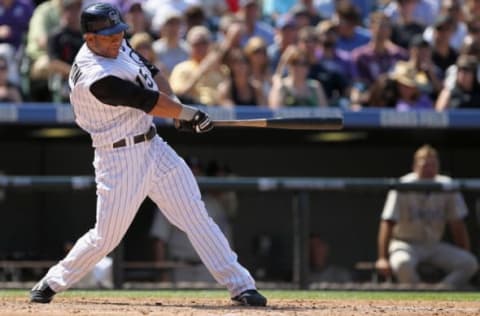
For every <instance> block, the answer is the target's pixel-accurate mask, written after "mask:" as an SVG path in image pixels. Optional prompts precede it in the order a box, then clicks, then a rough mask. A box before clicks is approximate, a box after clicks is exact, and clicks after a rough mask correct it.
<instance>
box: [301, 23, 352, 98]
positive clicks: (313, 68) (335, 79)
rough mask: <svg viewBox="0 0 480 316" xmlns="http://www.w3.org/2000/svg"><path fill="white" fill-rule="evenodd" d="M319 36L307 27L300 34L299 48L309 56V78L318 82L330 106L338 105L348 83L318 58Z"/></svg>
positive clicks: (313, 29)
mask: <svg viewBox="0 0 480 316" xmlns="http://www.w3.org/2000/svg"><path fill="white" fill-rule="evenodd" d="M317 45H318V36H317V33H316V31H315V28H314V27H311V26H306V27H304V28H302V29H300V31H299V33H298V48H299V49H300V50H301V51H302V52H304V53H305V54H306V55H307V59H308V61H309V63H310V67H309V72H308V78H310V79H315V80H317V81H318V82H319V83H320V85H321V87H322V89H323V91H324V92H325V94H326V97H327V99H328V101H329V104H332V103H335V104H337V101H338V99H339V98H340V97H341V96H342V95H343V93H344V92H345V91H346V89H347V86H348V83H347V81H346V80H344V76H343V75H341V74H340V73H339V72H337V71H331V70H330V68H327V67H324V64H323V61H322V60H320V59H318V58H317V55H316V53H317Z"/></svg>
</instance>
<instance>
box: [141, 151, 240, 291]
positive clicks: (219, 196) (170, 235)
mask: <svg viewBox="0 0 480 316" xmlns="http://www.w3.org/2000/svg"><path fill="white" fill-rule="evenodd" d="M186 161H187V164H188V165H189V166H190V168H191V169H192V171H193V174H194V175H195V176H202V175H206V176H210V177H215V176H225V175H228V174H226V172H227V170H226V169H225V168H223V167H220V166H219V164H218V163H217V162H215V161H212V162H209V163H208V165H207V166H206V167H204V166H203V165H202V164H201V162H200V161H199V160H198V159H196V158H190V159H186ZM202 196H203V200H204V202H205V206H206V208H207V211H208V214H209V215H210V216H211V217H212V218H213V220H214V221H215V222H216V223H217V224H218V226H219V228H220V229H221V230H222V232H223V233H224V234H225V237H226V238H227V240H228V241H229V243H230V244H232V228H231V224H230V221H231V218H232V217H233V216H235V213H236V209H237V199H236V195H235V193H234V192H218V191H212V190H210V191H207V192H203V194H202ZM150 234H151V236H152V237H153V239H154V250H153V253H154V258H155V261H157V262H163V261H165V260H170V261H174V262H177V263H179V264H186V265H188V266H187V267H179V268H174V269H172V270H171V275H170V276H169V277H163V279H164V280H165V279H170V280H171V281H173V282H182V281H184V282H185V281H188V282H214V280H213V278H212V276H211V274H210V273H209V272H208V270H207V269H206V268H205V266H204V265H203V264H202V262H201V260H200V258H199V257H198V254H197V253H196V252H195V250H194V249H193V247H192V245H191V242H190V241H189V240H188V238H187V236H186V234H185V233H184V232H182V231H180V230H179V229H178V228H176V227H175V226H173V225H172V224H171V223H169V221H168V220H167V218H166V217H165V216H164V215H163V214H162V212H161V211H159V210H156V212H155V215H154V220H153V223H152V226H151V229H150Z"/></svg>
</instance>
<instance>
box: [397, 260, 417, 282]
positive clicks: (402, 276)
mask: <svg viewBox="0 0 480 316" xmlns="http://www.w3.org/2000/svg"><path fill="white" fill-rule="evenodd" d="M416 266H417V265H416V263H415V262H414V261H413V260H410V259H408V258H402V259H401V260H397V261H396V262H395V263H394V264H392V270H393V272H394V274H395V276H396V277H397V280H398V281H399V282H400V283H416V282H417V281H418V274H417V267H416Z"/></svg>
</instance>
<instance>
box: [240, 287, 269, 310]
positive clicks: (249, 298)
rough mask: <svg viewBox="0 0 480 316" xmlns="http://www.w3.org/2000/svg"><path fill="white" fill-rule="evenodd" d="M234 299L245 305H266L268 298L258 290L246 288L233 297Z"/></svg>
mask: <svg viewBox="0 0 480 316" xmlns="http://www.w3.org/2000/svg"><path fill="white" fill-rule="evenodd" d="M232 301H234V302H236V303H240V304H241V305H245V306H266V305H267V299H266V298H265V296H263V295H262V294H260V293H258V291H257V290H254V289H253V290H246V291H243V292H242V293H240V294H239V295H237V296H235V297H232Z"/></svg>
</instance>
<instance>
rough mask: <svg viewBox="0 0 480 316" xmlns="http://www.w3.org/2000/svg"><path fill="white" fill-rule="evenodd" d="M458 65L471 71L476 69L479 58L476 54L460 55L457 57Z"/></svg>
mask: <svg viewBox="0 0 480 316" xmlns="http://www.w3.org/2000/svg"><path fill="white" fill-rule="evenodd" d="M456 65H457V67H458V69H466V70H471V71H476V69H477V65H478V60H477V58H476V57H475V56H471V55H460V56H459V57H458V59H457V62H456Z"/></svg>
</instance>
